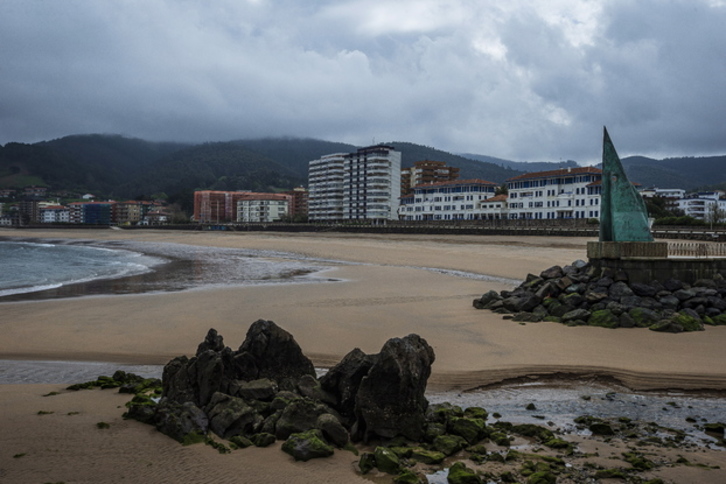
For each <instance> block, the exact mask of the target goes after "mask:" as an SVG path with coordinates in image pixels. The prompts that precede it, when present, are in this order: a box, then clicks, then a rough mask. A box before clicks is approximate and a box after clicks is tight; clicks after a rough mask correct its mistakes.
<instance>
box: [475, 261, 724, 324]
mask: <svg viewBox="0 0 726 484" xmlns="http://www.w3.org/2000/svg"><path fill="white" fill-rule="evenodd" d="M474 307H475V308H477V309H489V310H492V311H494V312H496V313H501V314H503V315H504V317H505V318H511V319H514V320H515V321H521V322H540V321H552V322H558V323H563V324H566V325H571V326H576V325H589V326H600V327H605V328H633V327H640V328H649V329H651V330H653V331H663V332H670V333H680V332H683V331H702V330H703V329H704V325H726V279H724V277H723V275H722V274H717V275H716V276H714V277H713V278H712V279H701V280H698V281H696V282H694V283H693V284H686V283H684V282H682V281H679V280H676V279H669V280H667V281H664V282H659V281H652V282H650V283H649V284H642V283H631V282H630V281H629V277H628V274H627V273H626V272H624V271H613V270H611V269H608V268H604V269H602V270H598V269H597V268H595V267H594V266H592V265H591V264H589V263H587V262H584V261H581V260H578V261H575V262H573V263H572V264H571V265H567V266H565V267H560V266H554V267H550V268H549V269H546V270H544V271H542V273H541V274H539V275H534V274H529V275H527V278H526V279H525V281H524V282H522V284H520V285H519V286H518V287H517V288H515V289H514V290H512V291H501V292H500V293H497V292H496V291H489V292H488V293H486V294H484V295H482V297H481V298H478V299H475V300H474Z"/></svg>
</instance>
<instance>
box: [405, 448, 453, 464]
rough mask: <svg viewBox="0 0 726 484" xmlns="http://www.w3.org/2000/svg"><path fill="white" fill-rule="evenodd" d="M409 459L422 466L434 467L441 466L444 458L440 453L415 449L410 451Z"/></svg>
mask: <svg viewBox="0 0 726 484" xmlns="http://www.w3.org/2000/svg"><path fill="white" fill-rule="evenodd" d="M411 458H412V459H414V460H417V461H419V462H423V463H424V464H429V465H435V464H441V463H442V462H443V461H444V459H445V458H446V456H445V455H444V454H443V453H442V452H437V451H435V450H426V449H422V448H421V447H416V448H414V449H412V450H411Z"/></svg>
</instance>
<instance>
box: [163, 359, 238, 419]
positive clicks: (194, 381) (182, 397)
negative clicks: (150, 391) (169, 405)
mask: <svg viewBox="0 0 726 484" xmlns="http://www.w3.org/2000/svg"><path fill="white" fill-rule="evenodd" d="M200 346H201V345H200ZM223 381H224V363H223V362H222V356H221V355H220V353H217V352H216V351H213V350H203V351H202V352H201V353H200V354H199V355H198V356H195V357H193V358H191V359H188V358H187V357H185V356H180V357H177V358H174V359H173V360H171V361H170V362H169V363H167V364H166V366H165V367H164V372H163V377H162V382H163V392H164V396H165V397H166V398H168V399H169V400H172V401H174V402H177V403H184V402H193V403H194V404H195V405H197V406H199V407H204V406H206V405H207V404H208V403H209V400H210V399H211V398H212V395H213V394H214V393H215V392H218V391H220V390H222V386H223Z"/></svg>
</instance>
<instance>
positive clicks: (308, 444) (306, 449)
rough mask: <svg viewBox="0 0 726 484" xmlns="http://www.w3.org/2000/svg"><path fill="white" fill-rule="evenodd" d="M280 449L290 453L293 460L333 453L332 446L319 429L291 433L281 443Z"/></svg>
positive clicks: (303, 459)
mask: <svg viewBox="0 0 726 484" xmlns="http://www.w3.org/2000/svg"><path fill="white" fill-rule="evenodd" d="M282 450H283V451H284V452H287V453H288V454H290V455H291V456H292V457H293V458H294V459H295V460H301V461H303V462H304V461H308V460H310V459H315V458H318V457H328V456H331V455H333V452H334V451H333V447H332V446H330V445H329V444H328V443H327V442H325V439H324V438H323V435H322V433H321V432H320V430H317V429H313V430H308V431H307V432H303V433H297V434H292V435H291V436H290V438H289V439H287V441H286V442H285V443H284V444H282Z"/></svg>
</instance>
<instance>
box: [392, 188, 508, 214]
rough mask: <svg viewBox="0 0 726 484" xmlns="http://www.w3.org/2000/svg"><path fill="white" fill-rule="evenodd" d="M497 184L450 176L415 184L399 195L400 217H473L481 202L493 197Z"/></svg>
mask: <svg viewBox="0 0 726 484" xmlns="http://www.w3.org/2000/svg"><path fill="white" fill-rule="evenodd" d="M496 189H497V184H496V183H493V182H490V181H486V180H478V179H474V180H453V181H443V182H437V183H427V184H423V185H418V186H416V187H414V189H413V195H408V196H405V197H401V207H400V209H399V218H400V219H401V220H474V219H479V218H482V202H484V201H485V200H487V199H488V198H492V197H494V193H495V192H496Z"/></svg>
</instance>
